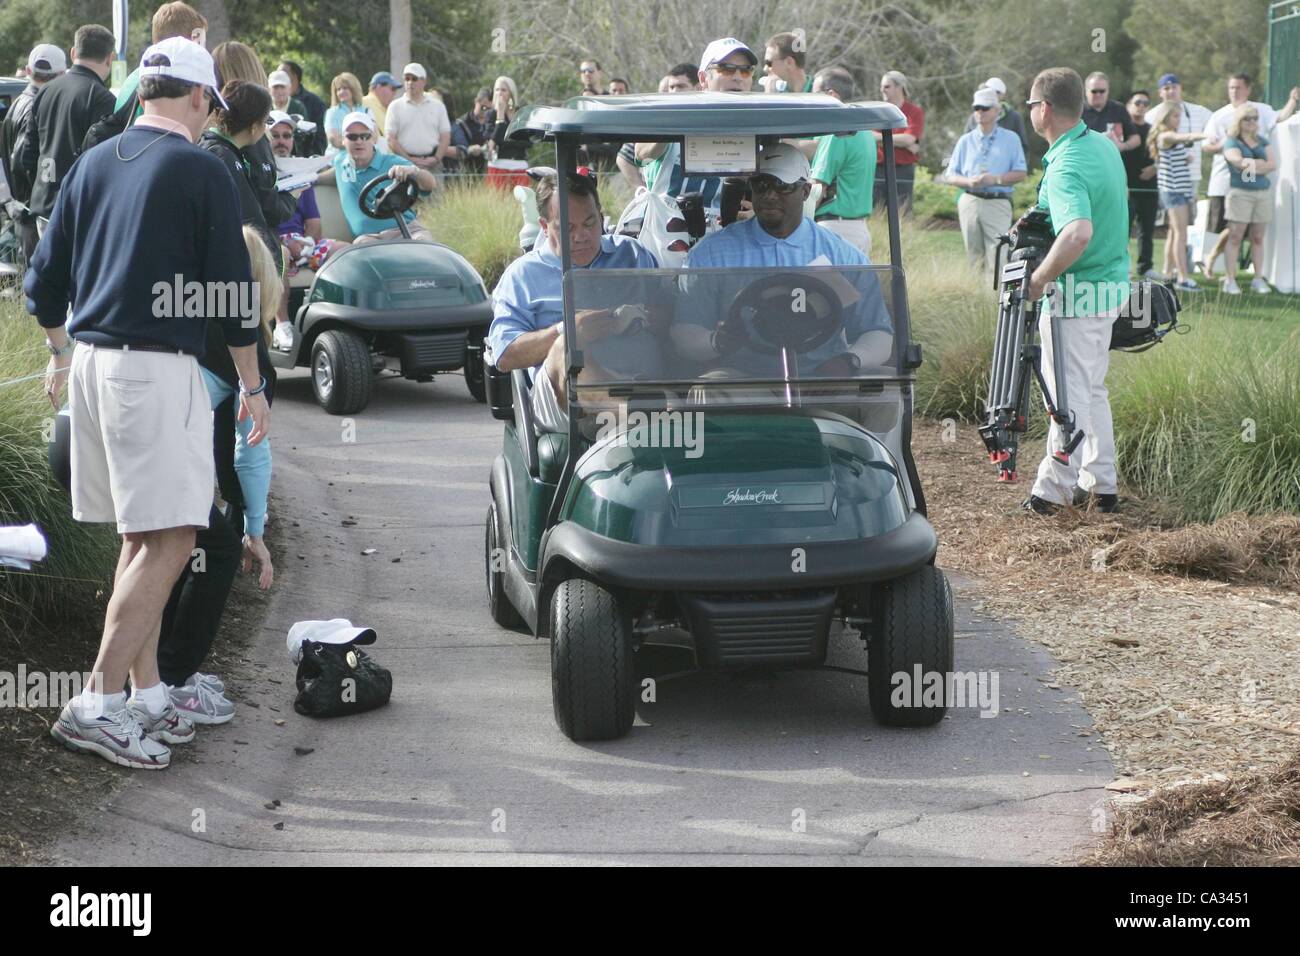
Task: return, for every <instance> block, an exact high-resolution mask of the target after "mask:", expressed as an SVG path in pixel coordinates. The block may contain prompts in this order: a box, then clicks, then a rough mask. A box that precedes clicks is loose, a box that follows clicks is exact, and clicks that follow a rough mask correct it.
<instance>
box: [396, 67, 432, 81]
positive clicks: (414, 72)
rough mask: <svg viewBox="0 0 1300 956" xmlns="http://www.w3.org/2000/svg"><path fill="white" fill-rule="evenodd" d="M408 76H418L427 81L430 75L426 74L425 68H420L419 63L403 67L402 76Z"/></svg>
mask: <svg viewBox="0 0 1300 956" xmlns="http://www.w3.org/2000/svg"><path fill="white" fill-rule="evenodd" d="M407 75H410V76H418V77H419V78H420V79H422V80H427V79H428V78H429V74H428V73H425V72H424V67H422V66H420V64H418V63H408V64H406V66H404V67H402V76H404V77H405V76H407Z"/></svg>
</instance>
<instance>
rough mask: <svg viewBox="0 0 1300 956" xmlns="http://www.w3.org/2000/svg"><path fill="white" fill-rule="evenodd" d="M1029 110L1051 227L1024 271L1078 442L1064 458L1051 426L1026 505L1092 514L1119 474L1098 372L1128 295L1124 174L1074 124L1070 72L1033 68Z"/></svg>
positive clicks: (1074, 76)
mask: <svg viewBox="0 0 1300 956" xmlns="http://www.w3.org/2000/svg"><path fill="white" fill-rule="evenodd" d="M1028 106H1029V119H1030V122H1031V123H1033V125H1034V131H1035V132H1036V133H1038V135H1040V136H1042V137H1043V138H1044V139H1045V140H1047V142H1048V144H1049V148H1048V150H1047V153H1046V155H1045V156H1043V170H1044V172H1043V181H1042V185H1041V186H1040V187H1039V192H1038V197H1039V198H1038V202H1039V206H1040V207H1042V208H1044V209H1046V211H1047V213H1048V215H1049V216H1050V217H1051V221H1052V230H1053V231H1054V232H1055V233H1056V241H1055V242H1054V243H1053V244H1052V248H1051V251H1050V252H1048V254H1047V255H1046V256H1045V257H1044V259H1043V261H1042V263H1040V264H1039V266H1038V268H1037V269H1035V270H1034V273H1033V275H1032V276H1031V277H1030V282H1029V295H1030V298H1031V299H1032V300H1036V299H1039V298H1041V297H1042V296H1043V294H1044V293H1045V292H1047V291H1048V289H1049V287H1052V294H1051V295H1050V297H1049V299H1048V301H1047V303H1046V305H1045V307H1044V308H1043V309H1042V312H1041V315H1040V318H1039V325H1038V329H1039V335H1040V337H1041V339H1042V342H1043V352H1042V370H1043V376H1044V377H1045V378H1046V379H1047V383H1048V387H1049V389H1050V390H1051V393H1052V396H1053V397H1054V398H1056V397H1058V396H1059V391H1058V388H1057V382H1056V381H1055V375H1054V372H1053V370H1054V366H1053V355H1054V351H1055V350H1056V349H1058V348H1059V349H1061V350H1062V352H1063V353H1064V354H1063V358H1064V362H1063V365H1064V369H1065V382H1064V385H1065V391H1066V401H1067V403H1068V410H1069V412H1070V413H1071V414H1072V415H1073V416H1074V418H1075V427H1077V428H1079V429H1081V430H1082V431H1083V434H1084V439H1083V442H1082V443H1081V444H1080V445H1079V447H1078V448H1076V449H1075V450H1074V452H1073V453H1072V454H1070V455H1069V456H1068V457H1067V458H1066V459H1065V460H1064V461H1062V460H1061V459H1060V458H1058V457H1057V455H1058V454H1064V442H1063V441H1062V436H1061V429H1060V427H1059V426H1056V425H1053V426H1052V427H1051V428H1050V429H1049V431H1048V436H1047V454H1046V455H1045V456H1044V457H1043V460H1042V462H1041V464H1040V465H1039V466H1038V476H1037V478H1036V479H1035V481H1034V488H1033V492H1032V493H1031V494H1030V496H1029V499H1028V500H1027V501H1026V502H1025V507H1026V508H1027V509H1029V510H1030V511H1031V512H1033V513H1035V514H1050V513H1052V512H1053V511H1056V510H1058V509H1059V508H1060V506H1062V505H1065V504H1069V503H1071V502H1072V501H1077V502H1080V503H1082V502H1084V501H1086V500H1087V499H1088V497H1089V496H1095V498H1096V504H1097V507H1098V508H1099V509H1100V510H1102V511H1112V510H1114V508H1115V505H1116V503H1117V500H1118V499H1117V491H1118V478H1117V475H1116V471H1115V436H1114V433H1113V431H1112V427H1111V414H1110V399H1109V397H1108V394H1107V391H1106V371H1107V368H1108V367H1109V364H1110V351H1109V349H1110V332H1111V326H1112V325H1113V324H1114V321H1115V317H1116V315H1117V314H1118V312H1119V309H1120V308H1121V307H1122V306H1123V305H1124V303H1126V302H1127V301H1128V299H1129V295H1130V287H1129V283H1128V277H1129V258H1128V195H1127V177H1126V176H1125V174H1124V163H1123V161H1122V160H1121V159H1120V155H1119V151H1118V150H1117V149H1115V145H1114V143H1113V142H1111V141H1109V140H1108V139H1107V138H1106V137H1105V136H1102V135H1101V134H1100V133H1095V132H1093V131H1092V130H1090V129H1088V127H1087V126H1085V125H1084V123H1083V121H1082V115H1083V81H1082V80H1081V79H1080V78H1079V74H1078V73H1076V72H1074V70H1071V69H1065V68H1058V69H1050V70H1044V71H1043V72H1041V73H1039V74H1038V76H1037V77H1036V78H1035V79H1034V85H1033V88H1032V89H1031V91H1030V99H1029V103H1028ZM1058 280H1059V281H1058ZM1052 316H1059V317H1060V322H1059V323H1057V325H1058V328H1059V334H1060V338H1061V341H1059V342H1056V341H1053V336H1052V321H1051V318H1052ZM1076 482H1077V484H1078V489H1077V490H1076V488H1075V485H1076Z"/></svg>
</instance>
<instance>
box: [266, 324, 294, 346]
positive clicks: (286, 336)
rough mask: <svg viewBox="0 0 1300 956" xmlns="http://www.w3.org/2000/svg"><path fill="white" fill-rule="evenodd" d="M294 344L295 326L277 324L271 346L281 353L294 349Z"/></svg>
mask: <svg viewBox="0 0 1300 956" xmlns="http://www.w3.org/2000/svg"><path fill="white" fill-rule="evenodd" d="M293 342H294V334H293V325H292V324H290V323H288V322H277V323H276V326H275V331H274V332H272V333H271V346H272V347H273V348H276V349H279V350H280V351H281V352H288V351H291V350H292V349H293Z"/></svg>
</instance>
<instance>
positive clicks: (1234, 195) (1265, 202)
mask: <svg viewBox="0 0 1300 956" xmlns="http://www.w3.org/2000/svg"><path fill="white" fill-rule="evenodd" d="M1225 206H1226V212H1225V215H1226V216H1227V219H1228V222H1237V223H1242V222H1245V223H1250V224H1252V225H1254V224H1261V225H1262V224H1263V223H1266V222H1272V221H1273V190H1271V189H1235V188H1230V189H1229V190H1228V201H1227V203H1225Z"/></svg>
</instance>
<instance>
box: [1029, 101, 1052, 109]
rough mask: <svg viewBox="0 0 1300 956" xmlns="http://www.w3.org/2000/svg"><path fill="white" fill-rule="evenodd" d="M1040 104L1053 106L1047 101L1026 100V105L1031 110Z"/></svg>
mask: <svg viewBox="0 0 1300 956" xmlns="http://www.w3.org/2000/svg"><path fill="white" fill-rule="evenodd" d="M1039 103H1047V105H1048V106H1051V105H1052V104H1051V103H1048V102H1047V100H1025V105H1026V106H1028V107H1029V108H1030V109H1031V110H1032V109H1033V108H1034V107H1035V106H1037V105H1038V104H1039Z"/></svg>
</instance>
